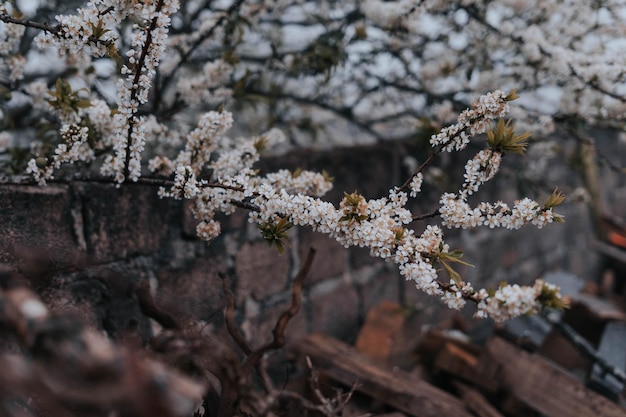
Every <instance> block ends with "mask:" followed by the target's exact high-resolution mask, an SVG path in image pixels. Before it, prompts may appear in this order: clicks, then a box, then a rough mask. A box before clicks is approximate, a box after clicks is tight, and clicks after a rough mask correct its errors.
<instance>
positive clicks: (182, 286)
mask: <svg viewBox="0 0 626 417" xmlns="http://www.w3.org/2000/svg"><path fill="white" fill-rule="evenodd" d="M224 269H225V266H224V263H223V262H221V261H220V260H218V259H203V258H200V259H196V260H195V261H193V262H191V263H190V264H189V265H188V266H187V267H185V268H178V269H170V268H163V269H161V270H159V271H158V272H157V278H158V280H159V287H158V291H157V295H156V299H157V302H158V303H159V304H161V305H162V306H163V307H164V308H165V309H166V310H168V311H172V312H173V313H174V314H176V315H180V316H182V317H185V316H192V317H194V318H197V319H200V320H214V319H216V317H217V316H218V315H219V314H220V312H221V311H222V310H223V308H224V305H225V299H224V293H223V291H222V280H221V278H220V277H219V276H218V272H221V271H223V270H224Z"/></svg>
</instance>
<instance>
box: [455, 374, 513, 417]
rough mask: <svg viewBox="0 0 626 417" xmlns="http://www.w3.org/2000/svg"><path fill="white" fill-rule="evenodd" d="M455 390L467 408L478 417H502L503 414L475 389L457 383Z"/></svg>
mask: <svg viewBox="0 0 626 417" xmlns="http://www.w3.org/2000/svg"><path fill="white" fill-rule="evenodd" d="M454 386H455V388H456V389H457V391H458V392H459V395H460V396H461V398H462V399H463V401H465V404H466V405H467V408H468V409H469V410H471V411H472V412H473V413H474V414H476V416H478V417H502V414H501V413H500V412H499V411H498V410H497V409H496V408H495V407H494V406H493V405H491V403H489V401H487V399H486V398H485V397H484V396H483V395H482V394H481V393H480V391H478V390H477V389H475V388H472V387H471V386H469V385H466V384H463V383H461V382H458V381H456V382H455V383H454Z"/></svg>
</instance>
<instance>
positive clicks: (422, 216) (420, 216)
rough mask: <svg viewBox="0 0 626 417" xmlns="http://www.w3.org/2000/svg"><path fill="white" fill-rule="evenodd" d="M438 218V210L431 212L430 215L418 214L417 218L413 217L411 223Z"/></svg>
mask: <svg viewBox="0 0 626 417" xmlns="http://www.w3.org/2000/svg"><path fill="white" fill-rule="evenodd" d="M437 216H439V210H435V211H431V212H430V213H426V214H420V215H419V216H413V221H419V220H425V219H430V218H432V217H437Z"/></svg>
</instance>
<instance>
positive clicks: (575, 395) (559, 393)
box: [481, 337, 626, 417]
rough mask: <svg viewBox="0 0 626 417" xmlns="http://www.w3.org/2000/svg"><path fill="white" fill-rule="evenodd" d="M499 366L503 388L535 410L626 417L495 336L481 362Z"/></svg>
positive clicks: (558, 416) (565, 416)
mask: <svg viewBox="0 0 626 417" xmlns="http://www.w3.org/2000/svg"><path fill="white" fill-rule="evenodd" d="M482 361H485V362H488V363H489V362H493V363H496V364H497V365H498V368H499V372H498V373H497V379H498V381H499V383H500V384H501V387H502V388H503V389H504V390H506V391H508V392H510V393H511V394H512V395H514V396H515V397H516V398H518V399H519V400H521V401H522V402H523V403H525V404H526V405H528V406H529V407H531V408H532V409H534V410H536V411H539V412H540V413H542V414H545V415H546V416H554V417H570V416H571V417H624V416H626V409H624V408H622V407H620V406H619V405H617V404H615V403H613V402H611V401H610V400H608V399H607V398H605V397H603V396H602V395H600V394H597V393H596V392H594V391H592V390H590V389H587V388H586V387H585V386H584V384H583V383H582V382H581V381H579V380H577V379H576V378H574V377H573V376H572V375H570V374H569V373H567V372H565V371H563V370H562V369H560V368H558V367H557V366H556V365H554V364H552V363H550V362H548V361H546V360H545V359H543V358H541V357H539V356H537V355H532V354H530V353H528V352H525V351H523V350H521V349H519V348H518V347H516V346H514V345H512V344H510V343H508V342H506V341H505V340H503V339H501V338H498V337H494V338H492V339H490V340H489V342H488V343H487V345H486V346H485V354H484V355H483V356H482V357H481V362H482Z"/></svg>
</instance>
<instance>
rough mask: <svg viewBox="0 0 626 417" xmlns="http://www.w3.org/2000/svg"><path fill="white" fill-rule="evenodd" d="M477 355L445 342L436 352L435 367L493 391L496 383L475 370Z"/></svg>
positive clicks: (496, 387) (495, 388) (496, 386)
mask: <svg viewBox="0 0 626 417" xmlns="http://www.w3.org/2000/svg"><path fill="white" fill-rule="evenodd" d="M477 364H478V357H477V356H476V355H474V354H472V353H470V352H468V351H466V350H464V349H462V348H461V347H459V346H457V345H455V344H453V343H446V344H445V345H444V346H443V348H442V349H441V350H440V351H439V353H438V354H437V357H436V359H435V369H437V370H439V371H443V372H446V373H447V374H450V375H452V376H454V377H456V378H460V379H463V380H464V381H467V382H470V383H472V384H473V385H476V386H477V387H479V388H481V389H484V390H486V391H489V392H495V391H496V390H497V389H498V385H497V384H496V382H495V381H494V380H493V379H487V378H483V377H482V376H481V375H479V374H478V373H477V372H476V365H477Z"/></svg>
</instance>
